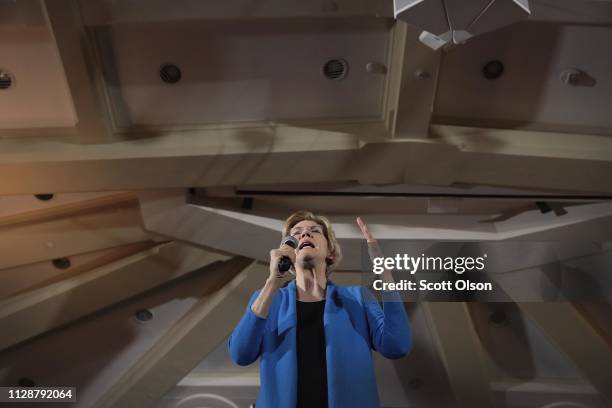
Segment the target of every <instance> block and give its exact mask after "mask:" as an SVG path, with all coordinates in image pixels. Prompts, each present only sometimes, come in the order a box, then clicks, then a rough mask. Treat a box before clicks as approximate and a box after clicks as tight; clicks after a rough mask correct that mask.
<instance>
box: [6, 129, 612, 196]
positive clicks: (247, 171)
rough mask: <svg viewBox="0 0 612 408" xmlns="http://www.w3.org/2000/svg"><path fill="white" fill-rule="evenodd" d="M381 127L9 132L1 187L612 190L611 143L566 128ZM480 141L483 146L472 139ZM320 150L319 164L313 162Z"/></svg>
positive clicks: (21, 190)
mask: <svg viewBox="0 0 612 408" xmlns="http://www.w3.org/2000/svg"><path fill="white" fill-rule="evenodd" d="M383 128H384V125H383V124H382V122H381V123H379V124H376V125H375V126H374V125H372V126H370V125H369V124H363V125H362V126H361V128H359V127H358V126H356V125H350V126H348V125H347V127H344V131H342V130H341V129H342V127H340V126H336V128H335V131H332V130H329V129H327V130H325V129H319V128H310V129H299V128H296V127H285V128H282V129H281V128H272V127H269V128H243V129H217V130H213V129H208V130H205V131H184V132H163V131H160V132H161V133H160V134H161V136H159V135H158V136H156V137H145V136H146V134H143V137H142V138H141V139H137V140H127V141H122V142H116V143H110V144H101V145H78V144H70V143H66V142H61V141H55V142H53V143H51V141H48V140H43V141H41V140H40V139H37V138H27V139H23V140H18V141H17V140H14V139H2V140H0V174H3V175H5V176H4V177H2V178H1V179H0V194H31V193H47V192H55V193H57V192H84V191H108V190H114V191H117V190H129V189H153V188H172V187H206V186H208V187H210V186H219V185H224V186H231V185H242V186H248V185H257V184H260V185H263V184H276V183H285V184H287V183H292V184H295V183H311V184H312V183H329V182H338V181H347V180H356V181H357V182H359V183H362V184H402V183H408V184H429V185H437V186H448V185H451V184H453V183H464V184H465V183H467V184H473V185H495V186H505V187H519V188H530V189H551V190H553V189H556V190H564V191H572V190H573V191H576V192H598V193H602V192H612V185H611V184H610V182H609V180H608V178H607V177H606V175H607V174H610V173H612V156H611V157H610V158H609V159H608V155H609V154H610V149H609V147H610V146H609V142H606V141H605V140H603V139H602V138H596V137H589V136H587V135H577V134H576V135H569V136H563V137H564V138H565V139H564V140H566V141H567V142H564V146H566V147H564V148H561V149H557V148H555V149H551V151H553V152H556V153H553V154H551V153H547V151H546V149H545V148H544V147H545V146H544V145H545V144H546V143H550V142H553V143H554V140H553V139H552V138H547V139H545V140H543V141H542V143H540V144H539V145H537V146H534V145H533V144H528V145H527V147H525V148H520V147H518V146H516V145H514V146H515V147H513V148H512V149H511V148H508V149H504V148H503V143H501V144H500V143H489V144H487V143H485V142H484V139H485V138H484V137H483V136H482V135H483V134H488V133H487V132H488V131H490V129H489V130H487V129H482V130H481V131H478V132H476V131H474V132H471V133H466V132H462V133H461V134H460V135H459V136H457V138H458V139H457V138H456V137H455V136H453V137H452V138H450V139H447V138H445V137H439V136H437V135H435V134H432V135H431V136H432V137H430V138H427V139H423V138H420V139H402V138H397V139H393V141H389V142H384V141H385V140H387V139H386V136H383V137H380V135H381V134H383V135H384V134H385V131H384V129H383ZM283 129H284V130H283ZM377 129H378V130H377ZM368 131H370V133H368ZM360 132H361V133H360ZM512 132H513V131H504V134H505V135H506V136H505V138H503V139H502V140H508V139H511V138H512V137H513V135H514V133H512ZM514 132H520V131H514ZM368 135H369V136H368ZM372 135H373V136H372ZM224 136H227V137H224ZM125 137H126V138H129V135H126V136H125ZM568 138H569V139H568ZM600 142H601V143H600ZM509 143H512V142H510V141H509ZM462 144H463V145H464V147H462ZM474 144H475V145H476V146H479V147H478V149H475V148H472V147H470V146H473V145H474ZM511 146H512V144H511ZM571 146H574V147H575V148H572V147H571ZM462 149H464V150H462ZM474 149H475V150H474ZM513 149H514V150H513ZM516 149H518V150H516ZM472 150H473V151H472ZM305 152H308V153H309V154H304V153H305ZM553 155H555V157H551V156H553ZM77 157H78V160H75V158H77ZM314 158H316V163H317V165H316V166H311V165H310V163H312V160H314Z"/></svg>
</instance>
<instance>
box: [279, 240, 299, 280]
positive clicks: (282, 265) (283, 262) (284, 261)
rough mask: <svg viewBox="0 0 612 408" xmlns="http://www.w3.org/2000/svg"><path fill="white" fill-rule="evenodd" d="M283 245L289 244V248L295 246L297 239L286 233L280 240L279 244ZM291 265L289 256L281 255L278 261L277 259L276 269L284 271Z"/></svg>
mask: <svg viewBox="0 0 612 408" xmlns="http://www.w3.org/2000/svg"><path fill="white" fill-rule="evenodd" d="M283 245H289V246H290V247H291V248H297V246H298V240H297V239H295V238H294V237H292V236H291V235H288V236H286V237H285V238H283V240H282V241H281V244H280V246H283ZM291 265H293V263H292V262H291V258H289V257H288V256H283V257H281V259H280V261H278V271H279V272H280V273H285V272H287V271H288V270H289V269H291Z"/></svg>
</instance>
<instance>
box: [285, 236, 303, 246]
mask: <svg viewBox="0 0 612 408" xmlns="http://www.w3.org/2000/svg"><path fill="white" fill-rule="evenodd" d="M298 244H299V241H298V240H297V239H295V238H294V237H292V236H291V235H287V236H286V237H285V238H283V240H282V241H281V246H283V245H289V246H290V247H291V248H297V246H298Z"/></svg>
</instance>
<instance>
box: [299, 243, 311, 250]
mask: <svg viewBox="0 0 612 408" xmlns="http://www.w3.org/2000/svg"><path fill="white" fill-rule="evenodd" d="M314 247H315V246H314V244H313V243H312V242H310V241H304V242H302V243H301V244H300V247H299V249H304V248H314Z"/></svg>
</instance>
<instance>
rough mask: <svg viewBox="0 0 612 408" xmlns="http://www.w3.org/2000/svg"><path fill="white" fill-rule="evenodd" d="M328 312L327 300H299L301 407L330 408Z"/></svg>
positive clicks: (299, 386)
mask: <svg viewBox="0 0 612 408" xmlns="http://www.w3.org/2000/svg"><path fill="white" fill-rule="evenodd" d="M324 309H325V300H321V301H318V302H300V301H299V300H298V301H297V363H298V387H297V408H302V407H303V408H312V407H322V408H327V366H326V364H325V332H324V331H323V311H324Z"/></svg>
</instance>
